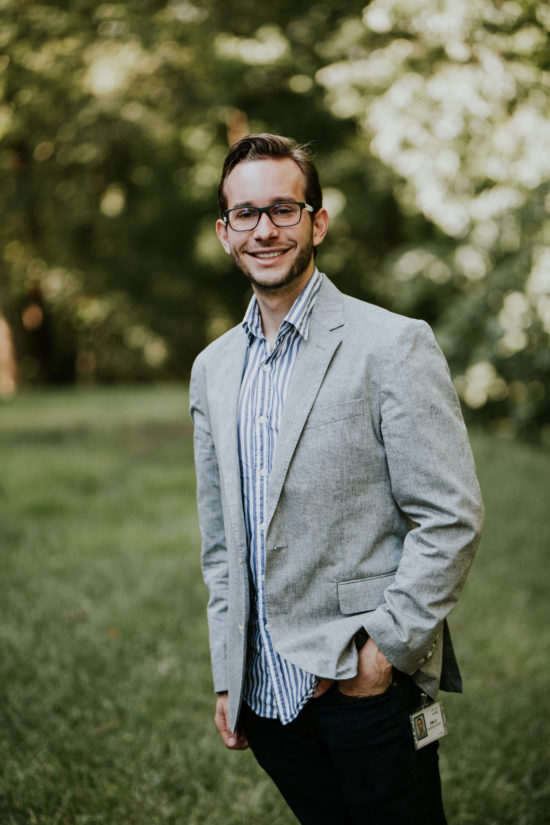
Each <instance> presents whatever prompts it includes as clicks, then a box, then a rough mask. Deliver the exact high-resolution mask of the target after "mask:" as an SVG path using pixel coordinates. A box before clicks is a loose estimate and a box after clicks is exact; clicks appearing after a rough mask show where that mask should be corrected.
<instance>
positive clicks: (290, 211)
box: [273, 203, 296, 215]
mask: <svg viewBox="0 0 550 825" xmlns="http://www.w3.org/2000/svg"><path fill="white" fill-rule="evenodd" d="M295 212H296V204H295V203H276V204H275V205H274V206H273V213H274V214H275V215H294V214H295Z"/></svg>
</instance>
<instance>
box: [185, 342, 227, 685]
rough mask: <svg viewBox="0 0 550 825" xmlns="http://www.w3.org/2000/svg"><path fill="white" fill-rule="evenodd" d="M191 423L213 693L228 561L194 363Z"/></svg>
mask: <svg viewBox="0 0 550 825" xmlns="http://www.w3.org/2000/svg"><path fill="white" fill-rule="evenodd" d="M189 400H190V412H191V418H192V420H193V432H194V447H195V470H196V478H197V507H198V513H199V525H200V531H201V539H202V549H201V563H202V572H203V577H204V581H205V583H206V587H207V589H208V593H209V599H208V607H207V615H208V629H209V635H210V655H211V660H212V673H213V679H214V690H216V691H217V692H221V691H225V690H227V651H226V647H227V643H226V621H227V606H228V601H227V593H228V561H227V546H226V538H225V528H224V519H223V509H222V496H221V486H220V472H219V466H218V459H217V455H216V447H215V444H214V439H213V436H212V431H211V424H210V416H209V410H208V400H207V391H206V370H205V365H204V362H203V360H202V359H201V357H200V356H199V358H198V359H197V360H196V361H195V364H194V365H193V370H192V373H191V383H190V389H189Z"/></svg>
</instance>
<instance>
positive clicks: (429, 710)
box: [409, 694, 447, 750]
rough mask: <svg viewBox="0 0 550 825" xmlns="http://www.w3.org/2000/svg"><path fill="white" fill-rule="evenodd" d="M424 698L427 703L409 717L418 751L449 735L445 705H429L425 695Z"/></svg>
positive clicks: (437, 703) (435, 703) (438, 703)
mask: <svg viewBox="0 0 550 825" xmlns="http://www.w3.org/2000/svg"><path fill="white" fill-rule="evenodd" d="M424 698H425V700H426V703H425V704H423V705H422V707H420V708H419V709H418V710H415V712H414V713H411V715H410V716H409V719H410V720H411V727H412V732H413V739H414V746H415V748H416V750H420V748H423V747H425V746H426V745H429V744H430V743H431V742H435V741H436V740H437V739H441V737H442V736H445V734H446V733H447V722H446V719H445V711H444V710H443V704H442V703H441V702H432V703H429V702H428V697H427V696H426V695H425V694H424Z"/></svg>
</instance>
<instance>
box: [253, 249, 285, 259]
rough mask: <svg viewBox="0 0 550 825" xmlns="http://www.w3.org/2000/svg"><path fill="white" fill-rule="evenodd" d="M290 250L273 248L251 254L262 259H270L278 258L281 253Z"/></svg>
mask: <svg viewBox="0 0 550 825" xmlns="http://www.w3.org/2000/svg"><path fill="white" fill-rule="evenodd" d="M287 251H288V250H286V249H276V250H271V251H269V252H249V253H248V254H249V255H252V257H253V258H259V259H260V260H261V261H263V260H269V258H278V257H279V255H284V253H285V252H287Z"/></svg>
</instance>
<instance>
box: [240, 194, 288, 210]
mask: <svg viewBox="0 0 550 825" xmlns="http://www.w3.org/2000/svg"><path fill="white" fill-rule="evenodd" d="M288 201H292V202H293V203H299V201H297V200H296V198H295V197H294V195H276V196H275V197H274V198H272V199H271V200H270V201H269V204H268V205H269V206H272V205H273V204H274V203H287V202H288ZM241 206H255V204H254V203H252V201H250V200H248V201H239V202H238V203H236V204H235V206H232V207H231V209H238V208H239V207H241Z"/></svg>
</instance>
